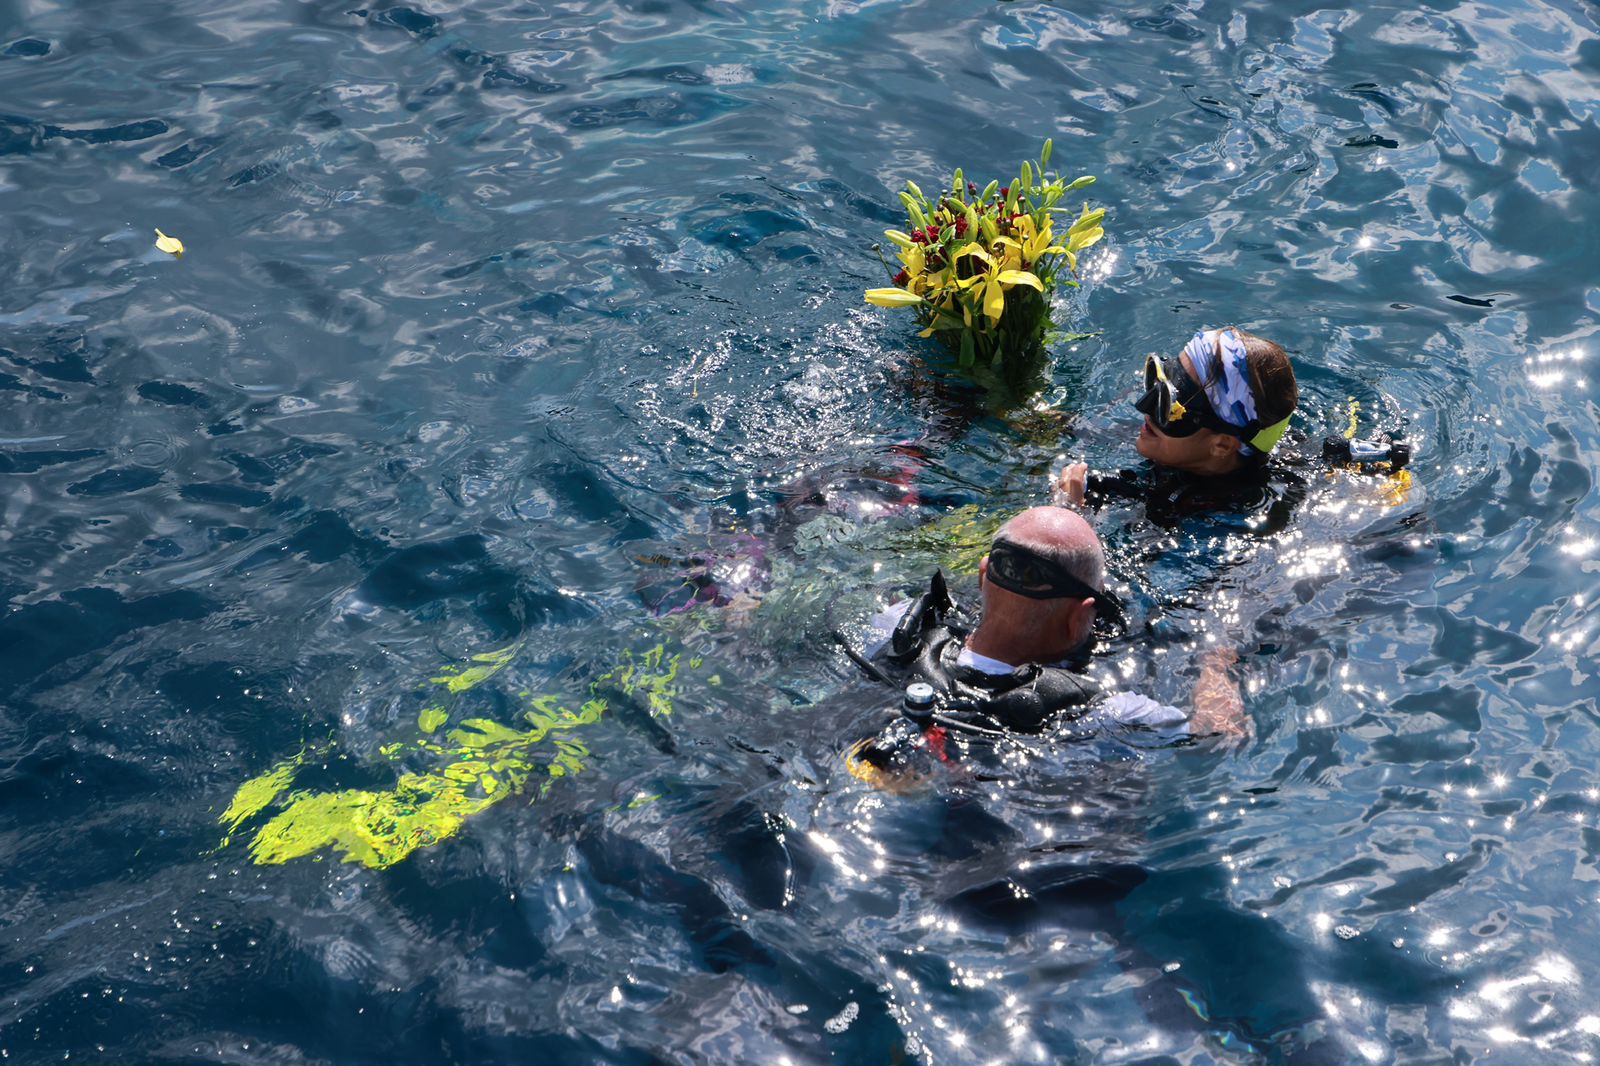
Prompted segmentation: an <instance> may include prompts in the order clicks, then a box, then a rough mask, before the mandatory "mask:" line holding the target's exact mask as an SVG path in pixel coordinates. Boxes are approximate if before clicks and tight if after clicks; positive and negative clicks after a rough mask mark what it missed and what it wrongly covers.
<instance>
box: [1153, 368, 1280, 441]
mask: <svg viewBox="0 0 1600 1066" xmlns="http://www.w3.org/2000/svg"><path fill="white" fill-rule="evenodd" d="M1133 406H1134V409H1135V410H1137V411H1138V412H1139V413H1140V414H1142V415H1145V416H1146V417H1148V418H1149V419H1150V421H1151V422H1152V423H1153V424H1154V425H1155V427H1156V428H1157V429H1159V430H1160V431H1161V432H1162V433H1164V434H1165V435H1166V436H1169V437H1190V436H1193V435H1194V434H1196V433H1198V432H1199V431H1200V430H1202V429H1209V430H1213V431H1215V432H1217V433H1226V434H1227V435H1228V436H1230V437H1237V438H1239V439H1240V440H1242V441H1243V442H1244V443H1246V444H1248V445H1249V446H1250V447H1251V448H1254V449H1255V450H1256V451H1257V452H1260V453H1261V454H1263V455H1265V454H1266V453H1267V452H1270V451H1272V449H1273V448H1274V447H1276V446H1277V444H1278V440H1279V439H1280V438H1281V437H1282V436H1283V433H1284V431H1285V430H1286V429H1288V428H1289V419H1290V417H1292V415H1286V416H1284V418H1283V419H1281V420H1280V421H1278V422H1275V423H1273V424H1272V425H1270V426H1262V425H1261V424H1260V423H1259V422H1257V421H1255V420H1254V419H1252V420H1251V421H1249V422H1248V423H1246V424H1245V425H1242V426H1236V425H1234V424H1233V423H1232V422H1229V421H1228V420H1227V419H1225V418H1223V417H1222V416H1221V415H1219V414H1217V410H1216V408H1215V407H1214V406H1212V403H1211V397H1210V394H1209V393H1208V392H1207V391H1206V388H1205V387H1204V386H1202V385H1201V384H1200V383H1198V382H1197V381H1195V380H1194V378H1192V377H1190V376H1189V372H1188V371H1187V370H1185V369H1184V368H1183V363H1182V362H1181V361H1180V360H1179V359H1178V358H1177V357H1176V356H1168V357H1167V358H1165V359H1163V358H1160V357H1158V356H1154V355H1147V356H1145V357H1144V395H1143V396H1141V397H1139V399H1137V400H1135V401H1134V403H1133ZM1251 410H1254V408H1253V406H1252V408H1251Z"/></svg>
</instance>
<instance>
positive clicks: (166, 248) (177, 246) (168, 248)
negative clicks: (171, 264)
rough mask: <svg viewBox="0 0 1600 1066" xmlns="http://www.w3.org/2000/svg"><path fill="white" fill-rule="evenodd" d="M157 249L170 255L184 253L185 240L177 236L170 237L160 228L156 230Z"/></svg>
mask: <svg viewBox="0 0 1600 1066" xmlns="http://www.w3.org/2000/svg"><path fill="white" fill-rule="evenodd" d="M156 250H157V251H161V252H166V253H167V254H168V255H182V254H183V242H182V241H180V240H178V238H176V237H168V236H167V235H166V234H165V233H162V232H161V231H160V230H156Z"/></svg>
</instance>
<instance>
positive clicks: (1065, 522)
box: [967, 507, 1106, 666]
mask: <svg viewBox="0 0 1600 1066" xmlns="http://www.w3.org/2000/svg"><path fill="white" fill-rule="evenodd" d="M994 539H995V542H996V543H997V544H998V543H999V542H1001V541H1005V542H1007V543H1009V544H1012V545H1015V546H1016V547H1018V548H1022V549H1025V550H1027V551H1028V552H1030V553H1032V554H1034V555H1038V556H1041V557H1043V558H1045V559H1047V560H1049V561H1050V562H1052V563H1054V564H1055V565H1056V566H1058V567H1060V568H1061V569H1062V570H1064V571H1066V572H1067V573H1068V574H1070V575H1072V576H1073V577H1075V578H1077V579H1078V580H1079V581H1081V582H1083V584H1085V585H1087V586H1088V589H1086V590H1084V591H1085V592H1088V591H1089V590H1097V589H1099V588H1101V587H1102V585H1103V584H1104V581H1105V571H1106V556H1105V552H1104V550H1103V549H1102V548H1101V547H1100V538H1099V537H1098V536H1096V535H1095V531H1094V529H1093V528H1092V527H1091V526H1090V525H1089V523H1088V522H1085V521H1084V520H1083V516H1082V515H1079V514H1078V513H1077V512H1076V511H1069V510H1067V509H1066V508H1065V507H1035V508H1033V509H1031V510H1028V511H1023V512H1022V513H1021V514H1019V515H1017V516H1016V517H1015V518H1013V519H1011V521H1009V522H1007V523H1006V524H1005V525H1003V526H1001V527H1000V529H999V530H998V531H997V532H996V533H995V535H994ZM978 573H979V574H980V575H981V588H982V590H983V618H982V619H981V620H980V621H979V623H978V628H977V629H975V630H974V631H973V633H972V636H971V637H970V638H969V639H968V640H967V647H968V648H969V649H970V650H972V651H974V652H977V653H978V654H980V655H986V656H988V657H990V658H992V659H998V660H999V661H1001V662H1003V663H1010V664H1012V665H1014V666H1015V665H1020V664H1022V663H1029V662H1032V663H1049V662H1055V661H1057V660H1059V659H1062V658H1064V657H1066V656H1067V655H1069V654H1071V653H1072V652H1073V651H1074V649H1077V648H1081V647H1082V646H1083V645H1084V643H1085V642H1086V641H1088V640H1089V639H1090V637H1091V635H1092V634H1093V632H1094V616H1095V604H1096V601H1097V600H1099V599H1101V598H1103V594H1101V593H1098V592H1096V593H1094V594H1093V595H1083V594H1082V593H1079V594H1078V595H1072V594H1070V593H1067V592H1065V591H1063V592H1059V593H1056V594H1054V595H1048V596H1047V598H1035V597H1034V596H1028V595H1023V594H1021V593H1019V592H1012V591H1010V590H1009V589H1006V588H1002V587H1000V586H999V585H997V584H996V583H995V581H994V580H992V579H991V578H990V572H989V556H985V557H984V559H983V562H982V563H981V564H979V567H978Z"/></svg>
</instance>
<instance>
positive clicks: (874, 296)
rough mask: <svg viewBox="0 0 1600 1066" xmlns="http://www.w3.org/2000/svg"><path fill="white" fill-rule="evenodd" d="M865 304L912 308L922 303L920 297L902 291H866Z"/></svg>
mask: <svg viewBox="0 0 1600 1066" xmlns="http://www.w3.org/2000/svg"><path fill="white" fill-rule="evenodd" d="M865 295H866V299H867V303H869V304H873V305H874V306H877V307H912V306H915V305H916V304H920V303H922V297H920V296H918V295H917V294H916V293H914V292H907V291H906V290H904V289H868V290H867V291H866V294H865Z"/></svg>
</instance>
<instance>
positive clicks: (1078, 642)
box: [1072, 596, 1095, 647]
mask: <svg viewBox="0 0 1600 1066" xmlns="http://www.w3.org/2000/svg"><path fill="white" fill-rule="evenodd" d="M1094 603H1095V600H1094V597H1093V596H1090V597H1088V598H1087V599H1083V600H1079V601H1078V606H1076V607H1074V608H1073V610H1072V638H1073V640H1072V642H1073V644H1074V646H1079V647H1081V646H1082V645H1083V644H1085V643H1087V642H1088V640H1089V637H1090V636H1091V635H1092V634H1093V633H1094Z"/></svg>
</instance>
